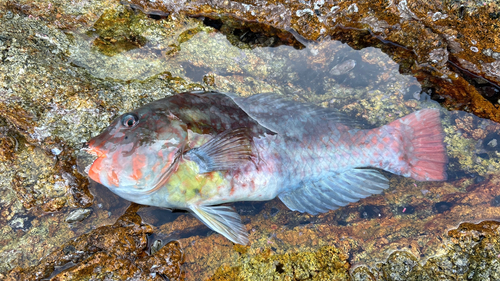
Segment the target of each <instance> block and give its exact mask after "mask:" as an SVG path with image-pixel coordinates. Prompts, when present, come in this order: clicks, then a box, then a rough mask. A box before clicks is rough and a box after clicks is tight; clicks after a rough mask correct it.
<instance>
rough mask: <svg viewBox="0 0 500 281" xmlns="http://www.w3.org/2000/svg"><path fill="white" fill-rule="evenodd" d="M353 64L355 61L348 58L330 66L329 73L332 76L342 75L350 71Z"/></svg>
mask: <svg viewBox="0 0 500 281" xmlns="http://www.w3.org/2000/svg"><path fill="white" fill-rule="evenodd" d="M355 66H356V61H355V60H353V59H349V60H346V61H344V62H342V63H339V64H337V65H335V66H334V67H332V69H331V70H330V74H331V75H334V76H338V75H343V74H346V73H348V72H349V71H351V70H352V69H353V68H354V67H355Z"/></svg>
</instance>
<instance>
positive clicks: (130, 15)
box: [88, 9, 147, 56]
mask: <svg viewBox="0 0 500 281" xmlns="http://www.w3.org/2000/svg"><path fill="white" fill-rule="evenodd" d="M144 18H146V16H145V15H144V14H142V13H134V12H133V11H132V10H131V9H120V10H112V9H110V10H106V11H105V12H104V13H103V14H102V15H101V17H100V18H99V20H97V22H96V23H95V24H94V29H93V31H91V32H88V33H89V34H88V35H92V34H93V33H97V35H98V36H99V37H97V38H96V39H94V41H93V42H92V43H93V45H94V47H96V48H97V50H99V51H100V52H101V53H103V54H105V55H107V56H114V55H116V54H119V53H121V52H126V51H129V50H133V49H136V48H141V47H143V46H144V45H145V44H146V42H147V40H146V38H145V37H144V36H142V35H141V33H142V32H144V30H145V29H146V28H147V26H145V25H144V21H142V19H144Z"/></svg>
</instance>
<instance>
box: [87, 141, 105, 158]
mask: <svg viewBox="0 0 500 281" xmlns="http://www.w3.org/2000/svg"><path fill="white" fill-rule="evenodd" d="M82 150H83V151H85V152H87V153H88V154H91V155H94V156H97V157H99V158H101V157H106V154H105V153H103V152H102V151H101V150H100V149H99V148H97V147H94V146H92V144H90V143H86V144H85V146H84V147H83V148H82Z"/></svg>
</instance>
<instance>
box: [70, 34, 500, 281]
mask: <svg viewBox="0 0 500 281" xmlns="http://www.w3.org/2000/svg"><path fill="white" fill-rule="evenodd" d="M146 38H147V36H146ZM298 39H299V40H300V41H302V43H303V45H304V48H302V49H296V48H293V47H291V46H284V45H283V46H279V47H254V48H243V49H242V48H238V47H236V46H234V45H233V44H231V43H230V42H229V41H228V40H227V38H226V36H225V35H223V34H221V33H219V32H216V31H214V30H212V31H210V30H209V31H198V32H196V33H195V34H194V35H193V36H192V37H191V38H190V39H189V40H187V41H185V42H183V43H181V44H179V45H178V50H177V51H176V52H175V53H174V54H172V55H164V52H165V51H164V50H163V49H162V46H160V45H158V46H155V45H154V44H150V43H147V44H146V45H145V46H144V47H142V48H140V49H135V50H132V51H128V52H123V53H120V54H116V55H114V56H111V57H110V56H106V55H103V54H101V53H99V52H96V51H95V49H94V50H92V49H91V48H87V49H78V50H77V51H75V52H73V53H72V57H73V58H74V61H75V62H76V63H78V64H80V65H88V64H87V63H85V61H94V60H97V61H98V64H95V65H94V66H92V67H89V68H88V69H89V71H90V73H91V74H92V75H95V76H96V77H101V78H112V79H125V80H127V79H141V80H143V79H146V78H148V77H150V76H152V75H157V74H161V73H165V72H168V73H169V75H172V76H178V77H182V78H183V79H186V80H187V81H189V82H191V83H194V84H198V85H199V87H200V88H202V89H206V90H209V89H213V90H217V91H222V92H231V93H237V94H240V95H245V96H247V95H252V94H256V93H261V92H275V93H278V94H279V95H282V96H284V97H286V98H290V99H295V100H299V101H301V102H310V103H314V104H317V105H320V106H323V107H332V108H337V109H340V110H341V111H343V112H344V113H345V114H347V115H348V116H350V117H352V118H354V119H358V120H359V121H360V123H364V126H365V127H377V126H381V125H383V124H386V123H388V122H390V121H392V120H395V119H397V118H399V117H402V116H405V115H407V114H409V113H411V112H414V111H416V110H418V109H421V108H428V107H431V108H440V109H441V112H442V123H443V126H444V128H445V132H446V140H445V141H446V143H447V149H448V155H449V157H450V163H449V165H448V175H449V180H448V181H447V182H446V183H426V182H417V181H414V180H411V179H405V178H402V177H398V176H394V175H390V174H388V173H387V174H386V176H387V177H389V178H390V179H391V187H390V189H388V190H386V191H385V192H384V193H383V194H381V195H375V196H372V197H370V198H367V199H365V200H361V201H360V202H358V203H353V204H350V205H349V206H348V207H345V208H341V209H339V210H336V211H331V212H329V213H328V214H327V215H319V216H309V215H303V214H301V215H299V213H297V212H290V211H287V209H286V207H284V206H282V205H281V204H280V203H279V202H278V199H276V200H274V201H273V202H270V203H267V202H255V203H251V202H246V203H236V204H234V206H235V208H236V209H237V210H238V212H239V213H240V214H241V215H242V217H243V220H244V221H245V222H246V223H248V224H247V227H249V230H250V231H252V232H254V231H255V229H259V228H260V230H259V231H258V233H257V234H253V233H252V234H251V236H250V237H251V245H250V249H251V250H249V251H253V253H254V254H257V253H259V252H260V251H262V249H265V248H271V249H272V251H273V252H274V253H276V254H282V253H293V252H296V251H298V252H302V251H314V250H317V249H319V248H320V247H321V246H323V245H328V244H329V243H333V244H335V245H340V244H342V240H343V239H344V238H345V239H346V240H349V239H351V240H350V241H349V242H348V243H347V244H351V245H350V246H349V247H351V254H352V256H351V258H350V262H351V263H352V264H368V265H371V266H373V265H375V263H376V262H380V261H384V260H385V259H386V258H387V257H388V254H389V253H391V252H392V251H394V250H397V249H407V250H408V251H410V252H412V253H413V254H415V255H416V256H419V257H420V258H422V259H423V260H425V259H426V258H429V257H430V256H433V255H439V254H440V253H443V252H444V249H438V248H435V246H436V245H437V241H438V240H439V239H441V238H440V236H442V235H443V234H444V233H445V232H446V231H447V230H448V229H449V228H451V227H454V226H457V225H458V224H459V223H460V222H463V221H477V220H484V219H499V218H500V215H499V213H498V211H497V210H496V204H494V203H490V201H491V200H495V197H494V195H496V193H497V192H496V191H492V193H489V194H482V191H480V190H479V191H476V192H478V194H482V196H483V199H484V200H485V201H486V202H483V203H482V204H478V205H475V204H470V202H468V201H469V200H467V199H463V198H462V197H466V196H465V195H464V194H465V193H467V192H468V190H469V189H470V187H471V186H474V185H476V184H478V183H480V182H481V181H483V180H485V179H486V178H488V177H489V176H491V175H494V174H497V173H498V171H499V169H500V155H499V153H498V152H499V151H500V149H499V148H498V146H496V145H495V140H497V139H499V137H500V136H499V135H498V133H497V131H498V129H499V128H500V127H499V126H498V124H496V123H495V122H492V121H489V120H485V119H480V118H477V117H475V116H474V115H472V114H468V113H465V112H460V111H448V110H446V109H444V108H441V107H440V104H439V101H440V99H441V98H440V97H439V96H436V95H435V94H434V93H433V89H432V88H431V87H429V88H424V89H423V88H422V87H421V84H420V83H419V82H418V81H417V79H416V78H415V77H412V76H411V75H402V74H400V73H399V71H398V69H399V65H398V64H397V63H395V62H394V61H392V60H391V59H390V58H389V57H388V56H387V55H386V54H384V53H382V52H381V51H380V50H379V49H376V48H365V49H362V50H354V49H352V48H351V47H349V46H348V45H346V44H342V43H341V42H339V41H332V40H323V41H320V42H317V43H312V42H307V41H305V40H303V39H301V38H298ZM79 40H91V39H89V38H84V37H81V39H79ZM82 45H85V44H82ZM158 53H161V54H162V55H161V56H156V55H155V54H158ZM152 56H155V57H154V58H152ZM195 89H196V87H195ZM126 110H127V109H126V108H123V109H121V110H120V112H125V111H126ZM499 140H500V139H499ZM94 194H95V196H96V197H102V195H101V194H100V192H99V191H97V190H96V193H94ZM276 205H277V206H279V207H278V208H275V207H272V206H276ZM485 205H486V206H488V208H486V209H485ZM464 208H466V209H467V210H464ZM280 213H281V214H280ZM283 213H285V214H283ZM139 214H140V215H141V217H142V219H143V221H144V222H146V223H148V224H151V225H154V226H156V227H158V228H159V229H161V228H162V225H163V226H164V225H165V224H173V225H175V224H176V223H178V222H176V220H183V219H186V214H184V213H169V212H168V211H164V210H161V209H159V208H154V207H146V208H143V209H141V211H140V212H139ZM277 214H278V215H277ZM290 216H299V218H297V219H292V218H289V217H290ZM263 220H269V221H271V222H272V223H273V224H272V227H274V228H272V229H266V228H267V227H269V223H265V224H262V221H263ZM416 221H419V222H418V223H417V222H416ZM422 221H424V222H425V223H422ZM429 223H431V224H434V223H435V224H436V225H438V227H435V228H433V229H428V228H429V226H428V224H429ZM261 224H262V225H261ZM387 224H389V225H390V226H388V225H387ZM163 228H165V227H163ZM318 229H320V230H318ZM324 229H327V230H328V231H331V233H323V234H322V235H321V236H320V237H318V234H317V233H315V232H317V231H321V232H322V231H324ZM303 231H310V232H313V233H314V234H309V237H316V238H315V239H318V241H316V242H312V243H311V241H309V242H308V243H305V241H304V240H303V239H300V238H297V237H295V238H289V237H288V238H286V239H285V240H287V241H286V242H283V241H282V240H283V238H281V239H280V238H279V237H280V234H279V233H280V232H281V233H282V236H283V237H287V235H289V234H286V233H287V232H297V233H299V235H300V234H301V233H302V232H303ZM392 231H395V232H392ZM196 235H201V236H202V237H203V236H206V235H218V234H215V233H214V232H212V231H210V230H209V229H208V228H206V227H204V226H202V225H200V226H199V227H197V228H194V229H193V228H188V229H184V230H183V229H181V230H177V231H176V232H172V233H162V232H161V231H159V232H158V233H154V234H153V235H152V236H151V237H150V239H151V242H150V243H152V242H153V241H156V240H157V239H159V240H163V243H164V244H165V243H166V242H168V241H171V240H173V239H181V240H180V241H181V244H182V245H183V246H184V247H185V248H186V255H187V258H186V259H187V261H186V264H185V270H186V272H187V273H186V274H187V277H188V279H190V278H194V279H196V278H195V277H194V276H196V275H195V274H193V273H192V272H191V271H193V269H194V268H196V269H197V272H198V273H199V270H200V268H203V269H204V270H208V271H207V272H205V273H204V275H203V276H204V277H208V276H210V275H211V274H212V273H213V270H214V269H216V268H218V267H219V266H222V265H227V263H228V262H233V263H234V262H235V258H234V257H233V258H225V259H221V260H219V261H214V260H213V259H210V261H211V264H210V266H209V268H210V269H208V268H206V266H207V265H206V263H207V259H204V258H199V257H198V258H192V257H190V255H195V256H196V254H194V253H192V252H191V253H190V250H191V249H187V248H192V250H194V251H196V243H195V242H196V241H197V239H196ZM348 237H349V239H347V238H348ZM422 237H425V238H422ZM262 240H264V243H263V242H262ZM294 240H295V241H294ZM186 241H190V242H189V243H188V242H186ZM259 241H260V242H259ZM300 241H303V242H304V243H301V242H300ZM358 243H359V244H358ZM364 243H366V244H364ZM352 244H358V245H357V248H356V249H354V248H353V245H352ZM294 245H295V246H294ZM415 245H417V246H415ZM227 246H228V245H226V246H225V247H227ZM219 247H224V246H213V247H211V248H210V250H209V251H208V252H207V253H206V254H208V255H210V254H212V253H211V252H210V251H221V249H219ZM239 262H241V261H239ZM239 262H236V263H234V265H236V264H238V263H239Z"/></svg>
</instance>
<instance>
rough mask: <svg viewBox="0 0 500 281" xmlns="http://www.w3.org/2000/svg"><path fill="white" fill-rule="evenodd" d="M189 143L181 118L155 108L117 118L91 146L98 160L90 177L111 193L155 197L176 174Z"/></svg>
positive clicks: (90, 172) (136, 111)
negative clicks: (173, 172) (139, 192)
mask: <svg viewBox="0 0 500 281" xmlns="http://www.w3.org/2000/svg"><path fill="white" fill-rule="evenodd" d="M186 141H187V130H186V125H185V124H184V123H183V122H182V121H181V120H180V119H179V118H177V117H176V116H175V115H173V114H172V113H171V112H168V111H165V110H163V109H161V108H159V107H158V106H154V104H150V105H146V106H143V107H141V108H139V109H137V110H135V111H133V112H129V113H125V114H123V115H121V116H120V117H118V118H116V119H115V120H114V121H113V122H112V123H111V125H110V126H109V127H108V128H106V129H105V130H104V131H103V132H102V133H101V134H99V135H98V136H96V137H94V138H92V139H91V140H90V141H89V142H88V143H87V145H88V149H87V150H88V151H89V152H90V153H92V154H95V155H97V156H98V158H97V159H96V160H95V161H94V163H93V164H92V166H91V167H90V169H89V172H88V174H89V176H90V178H92V179H93V180H95V181H97V182H99V183H101V184H103V185H105V186H106V187H108V188H110V189H116V188H120V189H122V191H125V190H127V189H129V190H130V191H141V192H144V193H151V192H153V191H155V190H157V189H158V188H160V187H161V186H162V185H163V184H164V182H165V181H166V180H168V176H169V174H170V173H171V172H172V171H173V170H175V168H176V166H177V162H178V161H177V160H178V159H179V157H180V155H181V154H182V153H183V147H184V145H185V143H186Z"/></svg>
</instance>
